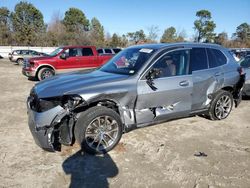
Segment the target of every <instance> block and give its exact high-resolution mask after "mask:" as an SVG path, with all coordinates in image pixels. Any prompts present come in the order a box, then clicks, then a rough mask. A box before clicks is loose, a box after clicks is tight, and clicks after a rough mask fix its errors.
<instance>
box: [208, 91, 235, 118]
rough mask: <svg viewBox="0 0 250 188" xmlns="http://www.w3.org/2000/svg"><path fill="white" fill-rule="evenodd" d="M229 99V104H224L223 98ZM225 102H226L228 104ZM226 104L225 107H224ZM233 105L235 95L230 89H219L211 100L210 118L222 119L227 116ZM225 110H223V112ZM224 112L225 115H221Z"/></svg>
mask: <svg viewBox="0 0 250 188" xmlns="http://www.w3.org/2000/svg"><path fill="white" fill-rule="evenodd" d="M224 99H225V100H227V102H226V103H227V104H228V106H226V105H223V104H222V102H223V100H224ZM226 103H224V104H226ZM223 106H224V107H223ZM232 107H233V96H232V94H231V93H230V92H229V91H225V90H219V91H218V92H217V93H216V95H215V97H214V99H213V101H212V102H211V105H210V109H209V112H208V118H209V119H211V120H222V119H225V118H227V116H228V115H229V114H230V112H231V110H232ZM222 111H223V112H222ZM221 114H223V115H221Z"/></svg>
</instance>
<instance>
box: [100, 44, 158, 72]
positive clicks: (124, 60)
mask: <svg viewBox="0 0 250 188" xmlns="http://www.w3.org/2000/svg"><path fill="white" fill-rule="evenodd" d="M154 51H155V50H154V49H149V48H128V49H125V50H123V51H121V52H120V53H118V54H117V55H116V56H114V57H113V58H112V59H110V60H109V61H108V62H107V63H106V64H105V65H103V66H102V67H101V68H100V70H101V71H104V72H111V73H116V74H126V75H132V74H135V73H136V72H137V71H138V70H139V69H140V68H141V67H142V66H143V65H144V64H145V62H146V61H147V60H148V59H149V58H150V57H151V56H152V54H153V53H154Z"/></svg>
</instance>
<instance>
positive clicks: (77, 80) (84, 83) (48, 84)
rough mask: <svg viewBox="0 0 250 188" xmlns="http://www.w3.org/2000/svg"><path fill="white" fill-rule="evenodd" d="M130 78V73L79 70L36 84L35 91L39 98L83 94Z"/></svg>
mask: <svg viewBox="0 0 250 188" xmlns="http://www.w3.org/2000/svg"><path fill="white" fill-rule="evenodd" d="M126 78H128V75H121V74H113V73H108V72H102V71H99V70H95V71H79V72H73V73H69V74H61V75H56V76H53V77H51V78H48V79H46V80H44V81H41V82H39V83H38V84H36V85H35V92H36V94H37V95H38V97H39V98H47V97H56V96H62V95H67V94H83V92H84V91H86V92H92V93H93V92H95V91H97V90H98V89H100V88H104V87H105V85H111V84H112V82H119V81H121V80H124V79H126Z"/></svg>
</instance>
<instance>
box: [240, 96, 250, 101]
mask: <svg viewBox="0 0 250 188" xmlns="http://www.w3.org/2000/svg"><path fill="white" fill-rule="evenodd" d="M242 100H250V96H242Z"/></svg>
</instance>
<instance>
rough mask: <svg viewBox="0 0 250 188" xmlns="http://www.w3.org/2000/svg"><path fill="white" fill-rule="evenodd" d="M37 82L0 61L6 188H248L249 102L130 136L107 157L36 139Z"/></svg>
mask: <svg viewBox="0 0 250 188" xmlns="http://www.w3.org/2000/svg"><path fill="white" fill-rule="evenodd" d="M35 83H36V82H34V81H30V80H28V79H27V78H26V77H24V76H23V75H22V74H21V66H18V65H13V64H12V63H10V62H9V61H8V60H0V91H1V97H0V104H1V105H0V138H1V139H0V151H1V152H0V172H1V173H0V187H36V188H39V187H69V186H71V187H124V188H127V187H143V188H144V187H170V188H172V187H194V188H203V187H210V188H211V187H227V188H228V187H241V188H242V187H243V188H244V187H246V188H247V187H248V188H249V186H250V99H245V100H243V101H242V103H241V104H240V106H239V107H238V108H236V109H233V111H232V112H231V114H230V116H229V117H228V118H227V119H225V120H222V121H210V120H207V119H205V118H202V117H198V116H197V117H190V118H186V119H180V120H175V121H171V122H167V123H163V124H159V125H155V126H150V127H147V128H142V129H137V130H134V131H132V132H129V133H127V134H124V135H123V137H122V140H121V141H120V143H119V144H118V146H117V147H116V148H115V149H114V150H113V151H111V152H109V153H108V154H106V155H104V156H103V155H100V156H92V155H87V154H84V153H83V152H80V151H79V149H80V148H79V146H78V145H77V144H75V145H74V146H73V147H63V148H62V152H56V153H50V152H46V151H43V150H42V149H40V148H39V147H38V146H37V145H36V144H35V142H34V140H33V138H32V136H31V134H30V131H29V128H28V125H27V113H26V103H25V102H26V98H27V96H28V94H29V91H30V89H31V87H32V86H33V85H34V84H35Z"/></svg>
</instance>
